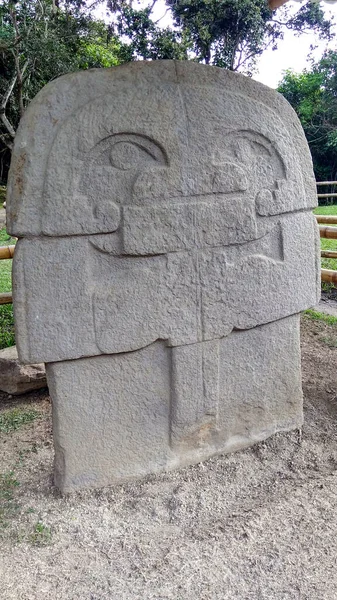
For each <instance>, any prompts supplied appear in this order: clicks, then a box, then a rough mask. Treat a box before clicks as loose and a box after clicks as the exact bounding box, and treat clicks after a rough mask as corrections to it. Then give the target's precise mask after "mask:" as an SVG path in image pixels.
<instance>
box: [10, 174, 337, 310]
mask: <svg viewBox="0 0 337 600" xmlns="http://www.w3.org/2000/svg"><path fill="white" fill-rule="evenodd" d="M317 185H331V186H333V185H334V186H335V185H336V186H337V181H320V182H318V183H317ZM317 196H318V198H337V193H335V192H332V193H330V194H317ZM316 219H317V223H319V234H320V236H321V238H328V239H333V240H337V227H329V225H337V215H316ZM323 225H325V227H323ZM14 250H15V246H1V247H0V260H5V259H9V258H13V256H14ZM321 257H322V258H337V250H322V251H321ZM321 280H322V281H324V282H325V283H334V284H337V271H333V270H332V269H321ZM12 302H13V299H12V294H11V292H4V293H2V294H0V304H11V303H12Z"/></svg>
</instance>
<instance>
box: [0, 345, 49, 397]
mask: <svg viewBox="0 0 337 600" xmlns="http://www.w3.org/2000/svg"><path fill="white" fill-rule="evenodd" d="M44 387H47V380H46V371H45V366H44V364H38V365H21V364H20V363H19V359H18V353H17V350H16V346H11V347H10V348H4V349H3V350H0V390H1V391H3V392H7V394H13V395H19V394H25V393H26V392H31V391H33V390H39V389H41V388H44Z"/></svg>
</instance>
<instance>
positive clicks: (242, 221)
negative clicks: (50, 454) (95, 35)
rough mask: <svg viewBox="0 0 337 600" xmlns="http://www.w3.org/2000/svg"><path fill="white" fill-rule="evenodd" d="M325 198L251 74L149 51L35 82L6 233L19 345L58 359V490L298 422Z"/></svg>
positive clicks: (279, 109) (139, 472)
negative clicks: (302, 340) (305, 314)
mask: <svg viewBox="0 0 337 600" xmlns="http://www.w3.org/2000/svg"><path fill="white" fill-rule="evenodd" d="M315 205H316V187H315V181H314V177H313V173H312V164H311V158H310V154H309V150H308V146H307V143H306V141H305V138H304V134H303V131H302V129H301V126H300V123H299V121H298V119H297V117H296V115H295V113H294V112H293V110H292V109H291V108H290V106H289V105H288V103H287V102H286V101H285V100H284V98H282V97H281V96H280V95H278V94H277V93H276V92H274V91H272V90H270V89H269V88H266V87H265V86H263V85H261V84H259V83H257V82H255V81H253V80H251V79H249V78H245V77H243V76H241V75H237V74H234V73H231V72H227V71H224V70H221V69H217V68H214V67H206V66H204V65H200V64H195V63H189V62H175V61H158V62H149V63H144V62H138V63H132V64H128V65H126V66H121V67H117V68H116V67H114V68H112V69H104V70H91V71H86V72H79V73H72V74H69V75H66V76H64V77H61V78H59V79H57V80H56V81H54V82H52V83H50V84H48V85H47V86H46V87H45V88H44V89H43V90H42V91H41V92H40V93H39V94H38V95H37V97H36V98H35V100H34V101H33V102H32V103H31V105H30V106H29V108H28V110H27V112H26V114H25V116H24V118H23V119H22V122H21V124H20V127H19V131H18V134H17V138H16V141H15V149H14V154H13V161H12V166H11V172H10V184H9V197H8V204H7V212H8V231H9V233H10V234H11V235H15V236H18V237H19V238H20V240H19V242H18V245H17V248H16V251H15V258H14V309H15V320H16V334H17V346H18V351H19V357H20V359H21V361H22V362H24V363H40V362H45V363H46V370H47V378H48V383H49V389H50V393H51V397H52V401H53V422H54V425H53V428H54V443H55V483H56V485H57V486H58V487H59V488H60V489H61V490H63V491H69V490H72V489H75V488H81V487H88V486H94V487H99V486H103V485H108V484H111V483H114V482H122V481H126V480H129V479H131V478H136V477H139V476H143V475H146V474H149V473H154V472H158V471H161V470H165V469H169V468H173V467H178V466H180V465H184V464H189V463H192V462H196V461H200V460H203V459H205V458H207V457H209V456H211V455H213V454H215V453H219V452H228V451H231V450H235V449H239V448H243V447H245V446H248V445H250V444H252V443H254V442H256V441H259V440H262V439H265V438H266V437H268V436H270V435H271V434H273V433H275V432H276V431H281V430H290V429H292V428H297V427H300V426H301V424H302V390H301V373H300V351H299V312H300V311H302V310H303V309H306V308H308V307H310V306H312V305H315V304H316V302H317V297H318V292H319V264H318V236H317V231H316V230H317V227H316V224H315V221H314V218H313V215H312V212H311V209H312V208H313V207H314V206H315Z"/></svg>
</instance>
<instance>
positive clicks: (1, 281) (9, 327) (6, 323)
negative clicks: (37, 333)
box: [0, 228, 16, 349]
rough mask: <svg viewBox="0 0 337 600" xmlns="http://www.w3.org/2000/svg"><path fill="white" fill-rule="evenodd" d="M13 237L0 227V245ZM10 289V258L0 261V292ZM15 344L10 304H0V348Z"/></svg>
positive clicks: (10, 240) (10, 241) (12, 240)
mask: <svg viewBox="0 0 337 600" xmlns="http://www.w3.org/2000/svg"><path fill="white" fill-rule="evenodd" d="M15 241H16V240H15V239H13V238H12V237H11V236H10V235H8V234H7V232H6V229H5V228H3V229H0V246H11V245H12V244H15ZM11 289H12V260H1V261H0V293H1V292H10V291H11ZM14 345H15V334H14V317H13V306H12V304H2V305H0V349H1V348H8V347H9V346H14Z"/></svg>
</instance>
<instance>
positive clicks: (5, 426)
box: [0, 408, 39, 433]
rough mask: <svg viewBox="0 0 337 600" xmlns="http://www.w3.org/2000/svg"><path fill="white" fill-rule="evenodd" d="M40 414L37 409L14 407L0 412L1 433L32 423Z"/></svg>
mask: <svg viewBox="0 0 337 600" xmlns="http://www.w3.org/2000/svg"><path fill="white" fill-rule="evenodd" d="M38 416H39V413H38V412H37V411H36V410H22V409H20V408H12V409H11V410H6V411H4V412H2V413H0V433H11V432H12V431H16V430H17V429H19V428H20V427H22V426H23V425H27V424H28V423H32V421H35V419H36V418H37V417H38Z"/></svg>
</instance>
